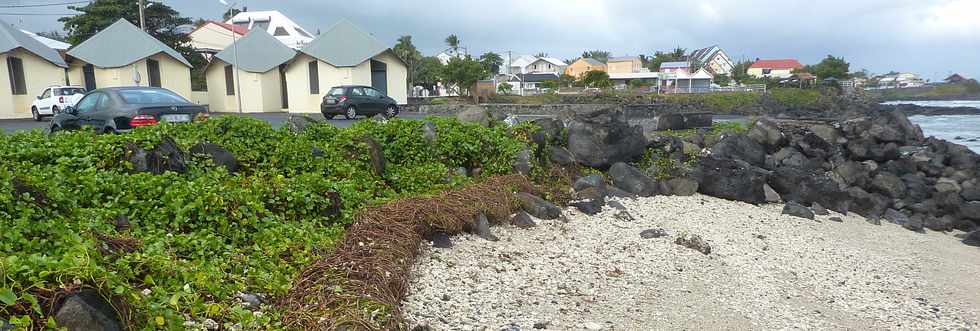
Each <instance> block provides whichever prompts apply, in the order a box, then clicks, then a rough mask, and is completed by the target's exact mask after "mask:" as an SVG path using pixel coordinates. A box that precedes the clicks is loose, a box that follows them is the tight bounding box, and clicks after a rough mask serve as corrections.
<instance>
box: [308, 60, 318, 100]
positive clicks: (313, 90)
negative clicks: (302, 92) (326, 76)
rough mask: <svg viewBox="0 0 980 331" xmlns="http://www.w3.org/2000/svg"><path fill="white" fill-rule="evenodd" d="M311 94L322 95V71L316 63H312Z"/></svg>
mask: <svg viewBox="0 0 980 331" xmlns="http://www.w3.org/2000/svg"><path fill="white" fill-rule="evenodd" d="M309 66H310V94H320V69H319V68H318V67H317V63H316V61H310V64H309Z"/></svg>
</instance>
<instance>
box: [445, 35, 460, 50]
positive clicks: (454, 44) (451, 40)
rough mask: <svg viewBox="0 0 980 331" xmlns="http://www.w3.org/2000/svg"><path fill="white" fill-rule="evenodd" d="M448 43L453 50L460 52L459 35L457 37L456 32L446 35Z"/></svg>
mask: <svg viewBox="0 0 980 331" xmlns="http://www.w3.org/2000/svg"><path fill="white" fill-rule="evenodd" d="M446 45H447V46H449V48H450V49H452V50H453V52H455V53H456V54H459V37H457V36H456V35H455V34H451V35H449V37H446Z"/></svg>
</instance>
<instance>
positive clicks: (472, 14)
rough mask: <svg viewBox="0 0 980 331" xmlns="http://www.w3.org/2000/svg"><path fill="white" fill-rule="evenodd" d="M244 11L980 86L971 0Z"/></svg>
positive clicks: (389, 38)
mask: <svg viewBox="0 0 980 331" xmlns="http://www.w3.org/2000/svg"><path fill="white" fill-rule="evenodd" d="M32 1H33V0H32ZM14 2H16V0H15V1H14ZM164 2H165V3H167V4H168V5H170V6H173V7H175V8H176V9H177V10H179V11H181V13H183V14H184V15H187V16H192V17H204V18H217V17H219V16H220V14H221V12H222V8H223V6H222V5H221V4H219V3H218V1H217V0H203V1H202V0H164ZM35 3H36V2H35ZM247 5H248V7H249V9H250V10H269V9H277V10H280V11H282V12H283V13H285V14H286V15H287V16H289V17H291V18H293V19H294V20H296V21H297V22H298V23H299V24H301V25H303V26H304V27H306V28H307V29H308V30H311V31H315V30H316V29H317V28H319V29H326V28H328V27H329V26H330V25H331V24H332V23H333V22H336V21H337V20H339V19H341V18H347V19H349V20H351V21H353V22H354V23H356V24H359V25H361V26H363V27H364V28H365V29H366V30H368V31H370V32H372V33H374V34H375V35H376V36H377V37H378V38H379V39H381V40H383V41H385V42H388V43H392V44H393V43H394V40H395V39H396V38H397V37H398V36H400V35H406V34H408V35H412V36H413V41H414V42H415V43H416V45H417V46H418V47H419V48H420V49H421V50H422V51H423V52H424V53H427V54H434V53H437V52H439V51H441V50H442V49H444V48H445V46H444V45H443V42H442V41H443V40H444V39H445V37H446V36H447V35H449V34H450V33H455V34H457V35H459V36H460V39H461V40H462V42H463V45H464V46H465V47H467V48H468V49H469V51H470V53H472V54H480V53H482V52H485V51H494V52H498V53H506V52H507V51H512V52H514V53H515V54H527V53H537V52H546V53H549V54H550V55H551V56H554V57H559V58H572V57H575V56H577V55H579V54H581V52H582V51H584V50H588V49H603V50H609V51H611V52H612V53H613V54H615V55H636V54H651V53H653V51H655V50H662V49H669V48H673V47H675V46H680V47H684V48H688V49H691V48H697V47H705V46H709V45H712V44H719V45H721V46H722V47H723V48H725V49H726V50H727V51H728V52H729V53H730V54H731V55H732V56H733V57H736V58H747V59H754V58H757V57H761V58H782V57H795V58H798V59H800V60H801V61H802V62H804V63H815V62H817V61H819V60H820V59H821V58H823V57H824V56H826V55H827V54H834V55H838V56H844V57H845V58H847V59H848V60H849V61H850V62H851V64H852V67H853V68H855V69H858V68H867V69H868V70H871V71H873V72H887V71H890V70H899V71H912V72H917V73H919V74H922V75H924V76H926V77H928V78H931V79H941V78H943V77H944V76H945V75H947V74H949V73H951V72H961V73H965V74H966V75H968V76H971V77H977V76H980V65H978V64H980V52H978V51H977V50H978V49H980V20H978V19H976V18H975V17H974V16H973V15H975V13H977V12H980V1H977V0H930V1H918V0H808V1H799V0H714V1H711V0H702V1H697V2H694V1H691V2H686V3H679V2H675V1H670V2H668V1H626V0H606V1H588V0H535V1H522V0H495V1H448V0H434V1H411V2H410V1H390V0H361V1H357V2H347V1H345V2H341V1H318V0H288V1H287V0H283V1H272V0H249V1H247ZM48 10H53V9H48ZM61 11H63V10H61ZM55 12H59V11H58V10H55ZM3 19H5V20H7V21H8V22H16V23H20V24H22V25H23V26H26V27H27V28H29V29H34V30H51V29H57V28H60V25H59V24H58V23H57V22H55V19H56V18H55V17H47V16H25V17H18V18H11V17H3Z"/></svg>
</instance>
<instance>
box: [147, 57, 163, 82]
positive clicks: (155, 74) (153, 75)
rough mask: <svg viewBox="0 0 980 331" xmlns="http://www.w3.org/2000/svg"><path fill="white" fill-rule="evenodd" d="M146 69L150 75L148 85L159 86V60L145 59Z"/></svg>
mask: <svg viewBox="0 0 980 331" xmlns="http://www.w3.org/2000/svg"><path fill="white" fill-rule="evenodd" d="M146 71H147V74H148V75H149V76H150V86H153V87H160V61H157V60H151V59H147V60H146Z"/></svg>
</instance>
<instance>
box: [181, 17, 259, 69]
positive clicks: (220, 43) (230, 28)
mask: <svg viewBox="0 0 980 331" xmlns="http://www.w3.org/2000/svg"><path fill="white" fill-rule="evenodd" d="M246 33H248V28H247V27H244V26H239V25H234V24H228V23H223V22H215V21H207V22H204V24H201V26H199V27H197V29H194V31H191V33H190V34H189V35H188V36H189V37H190V39H191V47H193V48H194V50H195V51H197V52H199V53H201V54H204V56H205V57H206V58H208V60H210V59H211V56H213V55H214V54H217V53H218V52H221V51H222V50H224V49H225V48H226V47H228V45H231V44H232V43H233V40H237V39H240V38H242V37H244V36H245V34H246Z"/></svg>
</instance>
